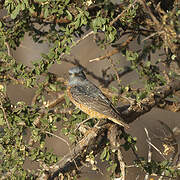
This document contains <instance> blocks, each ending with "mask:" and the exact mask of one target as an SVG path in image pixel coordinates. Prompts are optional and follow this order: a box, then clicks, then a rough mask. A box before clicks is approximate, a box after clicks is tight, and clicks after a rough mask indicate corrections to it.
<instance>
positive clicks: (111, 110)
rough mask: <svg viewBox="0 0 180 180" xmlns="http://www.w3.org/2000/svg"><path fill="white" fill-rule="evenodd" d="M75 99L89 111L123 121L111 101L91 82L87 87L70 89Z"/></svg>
mask: <svg viewBox="0 0 180 180" xmlns="http://www.w3.org/2000/svg"><path fill="white" fill-rule="evenodd" d="M70 92H71V96H72V97H73V99H74V100H75V101H76V102H77V103H80V104H84V105H85V106H88V108H89V109H92V110H95V111H97V112H99V113H102V114H104V115H106V116H108V117H110V118H115V119H121V118H120V114H119V113H118V112H117V110H116V109H115V107H114V106H113V104H112V103H111V101H110V100H109V99H108V98H107V97H106V96H105V95H104V94H103V93H102V92H101V91H100V90H99V89H98V88H97V87H96V86H95V85H94V84H92V83H91V82H89V83H87V84H86V85H77V86H73V87H71V89H70Z"/></svg>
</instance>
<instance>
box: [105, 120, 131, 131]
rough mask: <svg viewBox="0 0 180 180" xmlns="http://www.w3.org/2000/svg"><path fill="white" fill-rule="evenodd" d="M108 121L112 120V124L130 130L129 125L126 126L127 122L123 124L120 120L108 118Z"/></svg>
mask: <svg viewBox="0 0 180 180" xmlns="http://www.w3.org/2000/svg"><path fill="white" fill-rule="evenodd" d="M108 119H110V120H111V121H112V122H114V123H116V124H119V125H120V126H123V127H125V128H126V129H128V128H129V125H128V124H126V123H125V122H122V121H120V120H118V119H114V118H108Z"/></svg>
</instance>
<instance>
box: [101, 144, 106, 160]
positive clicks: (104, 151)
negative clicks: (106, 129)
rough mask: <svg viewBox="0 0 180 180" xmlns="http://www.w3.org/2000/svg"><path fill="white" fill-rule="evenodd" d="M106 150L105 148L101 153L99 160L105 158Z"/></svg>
mask: <svg viewBox="0 0 180 180" xmlns="http://www.w3.org/2000/svg"><path fill="white" fill-rule="evenodd" d="M106 153H107V148H106V147H105V148H104V150H103V152H102V153H101V156H100V159H101V160H103V159H104V158H105V157H106Z"/></svg>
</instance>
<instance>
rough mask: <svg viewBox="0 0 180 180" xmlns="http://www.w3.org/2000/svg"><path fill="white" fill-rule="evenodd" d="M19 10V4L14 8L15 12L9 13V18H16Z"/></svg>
mask: <svg viewBox="0 0 180 180" xmlns="http://www.w3.org/2000/svg"><path fill="white" fill-rule="evenodd" d="M20 9H21V4H18V5H17V7H16V8H15V10H14V11H13V12H12V13H11V18H12V19H15V18H16V17H17V15H18V14H19V12H20Z"/></svg>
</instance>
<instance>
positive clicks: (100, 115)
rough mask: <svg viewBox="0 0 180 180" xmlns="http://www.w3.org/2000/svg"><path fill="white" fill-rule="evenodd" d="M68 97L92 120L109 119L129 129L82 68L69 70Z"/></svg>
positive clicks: (77, 67)
mask: <svg viewBox="0 0 180 180" xmlns="http://www.w3.org/2000/svg"><path fill="white" fill-rule="evenodd" d="M67 95H68V96H69V99H70V100H71V101H72V103H73V104H74V105H75V106H76V107H78V108H79V109H80V110H81V111H83V112H84V113H86V114H88V115H89V116H90V118H97V119H109V120H111V121H112V122H114V123H116V124H118V125H120V126H122V127H125V128H129V125H128V124H127V123H125V122H124V119H123V118H122V117H121V115H120V113H119V112H118V110H117V109H116V108H115V107H114V105H113V104H112V102H111V101H110V100H109V99H108V98H107V97H106V96H105V95H104V94H103V93H102V91H101V90H100V89H99V88H98V87H97V86H96V85H95V84H93V83H92V82H91V81H89V80H88V79H87V78H86V75H85V73H84V71H83V68H82V67H80V66H75V67H73V68H71V69H69V81H68V85H67Z"/></svg>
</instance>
